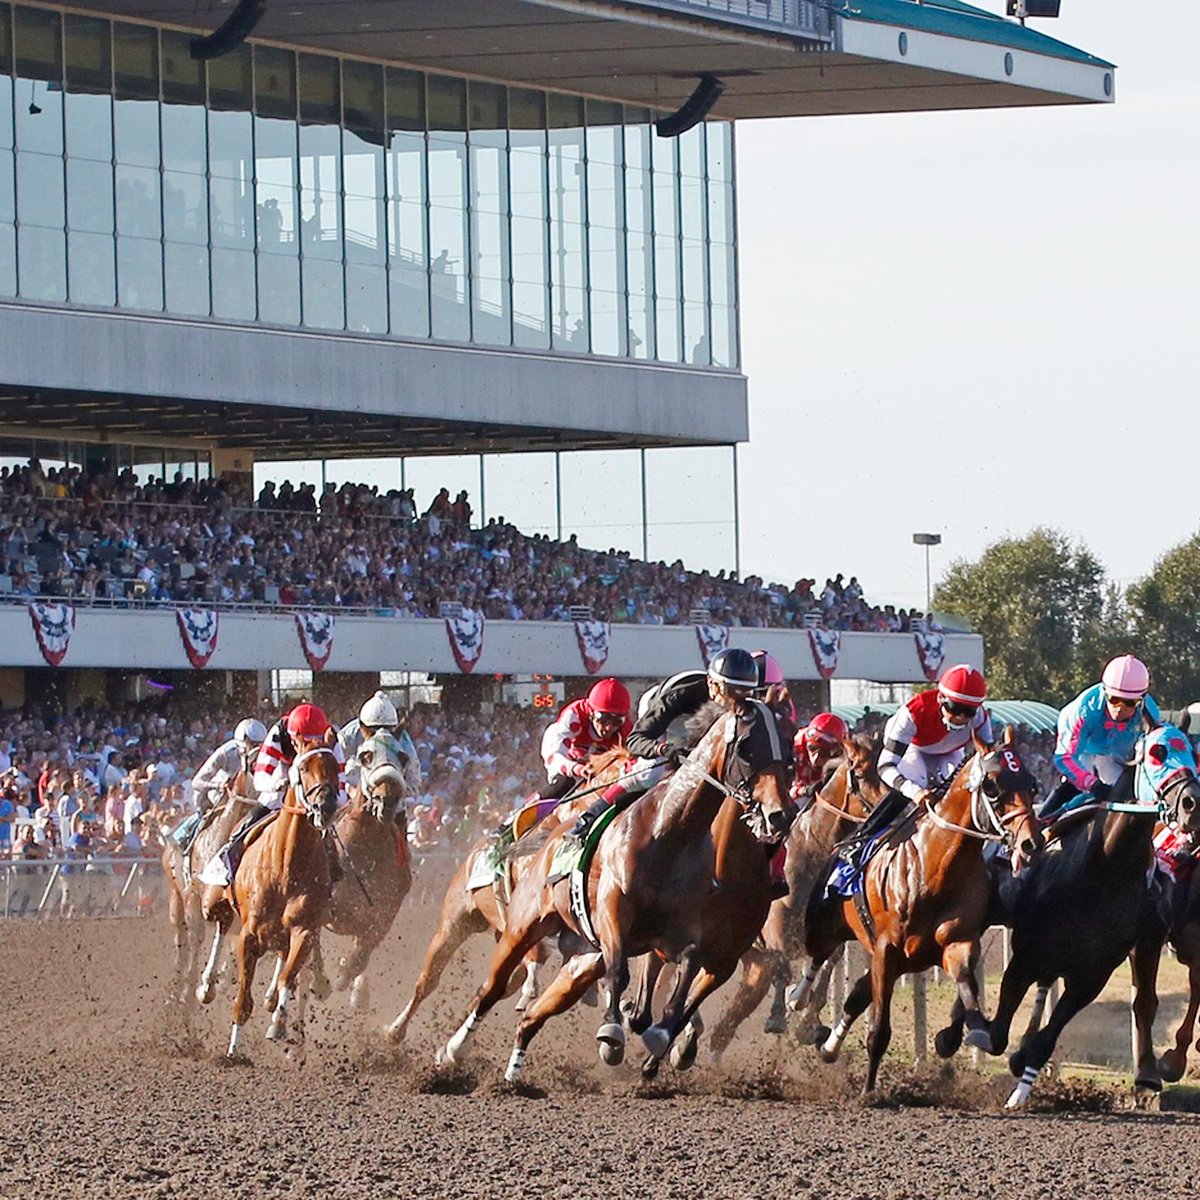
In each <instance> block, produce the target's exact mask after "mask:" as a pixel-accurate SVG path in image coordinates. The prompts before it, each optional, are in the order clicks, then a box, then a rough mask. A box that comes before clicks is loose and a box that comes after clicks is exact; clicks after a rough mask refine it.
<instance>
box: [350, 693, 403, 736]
mask: <svg viewBox="0 0 1200 1200" xmlns="http://www.w3.org/2000/svg"><path fill="white" fill-rule="evenodd" d="M358 723H359V724H360V725H369V726H370V727H371V728H372V729H394V728H395V727H396V726H397V725H399V724H400V714H399V713H398V712H397V711H396V706H395V705H394V704H393V703H392V702H391V701H390V700H389V699H388V698H387V696H385V695H384V694H383V692H376V693H375V695H373V696H372V697H371V698H370V700H368V701H367V702H366V704H364V705H363V706H362V708H360V709H359V710H358Z"/></svg>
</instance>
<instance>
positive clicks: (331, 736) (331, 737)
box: [325, 725, 337, 750]
mask: <svg viewBox="0 0 1200 1200" xmlns="http://www.w3.org/2000/svg"><path fill="white" fill-rule="evenodd" d="M325 745H327V746H328V747H329V748H330V749H331V750H332V749H333V747H334V746H336V745H337V730H336V729H334V727H333V726H332V725H330V727H329V728H328V729H327V730H325Z"/></svg>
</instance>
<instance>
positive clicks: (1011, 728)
mask: <svg viewBox="0 0 1200 1200" xmlns="http://www.w3.org/2000/svg"><path fill="white" fill-rule="evenodd" d="M1016 740H1017V727H1016V726H1015V725H1005V727H1004V744H1005V745H1006V746H1012V745H1014V744H1015V743H1016Z"/></svg>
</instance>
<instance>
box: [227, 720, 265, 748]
mask: <svg viewBox="0 0 1200 1200" xmlns="http://www.w3.org/2000/svg"><path fill="white" fill-rule="evenodd" d="M233 740H234V741H235V742H237V743H238V745H240V746H248V745H251V744H253V745H256V746H261V745H262V743H263V742H265V741H266V740H267V727H266V726H265V725H264V724H263V723H262V722H261V721H257V720H255V719H254V718H253V717H247V718H246V719H245V720H244V721H239V722H238V725H237V728H236V729H235V730H234V731H233Z"/></svg>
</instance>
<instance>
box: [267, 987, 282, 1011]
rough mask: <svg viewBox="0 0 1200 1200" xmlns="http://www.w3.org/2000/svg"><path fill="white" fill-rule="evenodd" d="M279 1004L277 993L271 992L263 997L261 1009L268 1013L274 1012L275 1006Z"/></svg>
mask: <svg viewBox="0 0 1200 1200" xmlns="http://www.w3.org/2000/svg"><path fill="white" fill-rule="evenodd" d="M278 1003H279V993H278V992H276V991H274V990H272V991H269V992H268V993H267V994H266V995H265V996H264V997H263V1008H265V1009H266V1010H267V1012H269V1013H273V1012H274V1011H275V1006H276V1005H277V1004H278Z"/></svg>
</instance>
